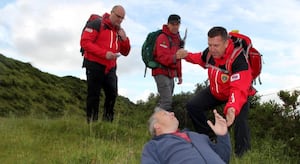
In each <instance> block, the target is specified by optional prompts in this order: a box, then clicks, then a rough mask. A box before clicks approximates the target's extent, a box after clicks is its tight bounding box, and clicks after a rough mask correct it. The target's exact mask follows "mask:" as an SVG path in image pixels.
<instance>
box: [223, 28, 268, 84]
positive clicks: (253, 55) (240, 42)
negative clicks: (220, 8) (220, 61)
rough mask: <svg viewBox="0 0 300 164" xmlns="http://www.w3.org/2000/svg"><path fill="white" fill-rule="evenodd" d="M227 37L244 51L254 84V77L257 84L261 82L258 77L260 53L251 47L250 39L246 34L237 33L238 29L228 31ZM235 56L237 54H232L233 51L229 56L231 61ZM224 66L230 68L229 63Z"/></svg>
mask: <svg viewBox="0 0 300 164" xmlns="http://www.w3.org/2000/svg"><path fill="white" fill-rule="evenodd" d="M229 37H230V39H231V40H232V41H233V43H234V47H241V48H243V50H244V51H245V56H246V59H248V62H249V64H250V67H251V75H252V79H253V82H254V84H256V79H258V81H259V84H262V83H261V80H260V77H259V75H260V73H261V70H262V63H263V61H262V54H261V53H259V51H258V50H257V49H255V48H254V47H253V45H252V41H251V39H250V38H249V37H248V36H246V35H244V34H240V33H238V31H231V32H229ZM236 57H237V55H234V53H233V55H232V56H231V60H232V62H233V61H234V60H235V58H236ZM226 67H228V69H227V70H231V64H227V66H226Z"/></svg>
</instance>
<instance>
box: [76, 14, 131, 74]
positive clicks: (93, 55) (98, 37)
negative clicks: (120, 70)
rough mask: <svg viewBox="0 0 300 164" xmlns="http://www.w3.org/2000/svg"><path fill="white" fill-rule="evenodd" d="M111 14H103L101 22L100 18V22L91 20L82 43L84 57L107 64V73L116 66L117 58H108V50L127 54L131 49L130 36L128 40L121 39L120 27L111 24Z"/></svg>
mask: <svg viewBox="0 0 300 164" xmlns="http://www.w3.org/2000/svg"><path fill="white" fill-rule="evenodd" d="M109 16H110V15H109V14H108V13H105V14H104V15H103V16H102V20H101V23H99V22H100V20H96V21H99V22H98V24H97V23H95V22H91V24H90V25H89V24H88V25H87V27H86V28H85V29H84V31H83V34H82V37H81V40H80V45H81V47H82V48H83V49H84V50H85V52H84V58H85V59H87V60H89V61H92V62H96V63H99V64H102V65H104V66H105V73H108V72H109V70H110V69H112V68H114V67H116V65H117V62H116V61H117V60H116V59H115V60H107V59H106V52H107V51H111V52H113V53H119V52H120V53H121V54H122V55H124V56H127V55H128V54H129V51H130V41H129V38H127V39H126V40H121V38H120V37H119V36H118V33H117V32H118V30H119V28H118V27H115V26H113V25H112V24H111V22H110V19H109ZM99 24H100V30H98V31H97V30H96V29H97V28H98V29H99V27H95V26H96V25H99Z"/></svg>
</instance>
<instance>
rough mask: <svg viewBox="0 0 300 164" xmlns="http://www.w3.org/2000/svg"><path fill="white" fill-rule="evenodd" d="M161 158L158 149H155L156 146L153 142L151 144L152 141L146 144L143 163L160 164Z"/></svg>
mask: <svg viewBox="0 0 300 164" xmlns="http://www.w3.org/2000/svg"><path fill="white" fill-rule="evenodd" d="M159 163H160V161H159V158H158V154H157V150H155V147H154V145H153V144H151V141H150V142H148V143H147V144H146V145H145V146H144V150H143V152H142V159H141V164H159Z"/></svg>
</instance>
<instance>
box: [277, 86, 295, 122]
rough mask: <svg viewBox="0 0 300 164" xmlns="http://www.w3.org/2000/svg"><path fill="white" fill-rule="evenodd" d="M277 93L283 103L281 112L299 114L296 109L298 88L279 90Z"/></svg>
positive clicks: (290, 114) (291, 114)
mask: <svg viewBox="0 0 300 164" xmlns="http://www.w3.org/2000/svg"><path fill="white" fill-rule="evenodd" d="M277 95H278V96H279V98H280V99H281V100H282V101H283V103H284V104H283V106H284V111H283V114H285V115H286V116H292V117H296V116H299V111H297V106H298V105H299V102H298V101H297V100H298V97H299V95H300V91H299V90H294V91H293V92H289V91H283V90H281V91H279V92H278V94H277Z"/></svg>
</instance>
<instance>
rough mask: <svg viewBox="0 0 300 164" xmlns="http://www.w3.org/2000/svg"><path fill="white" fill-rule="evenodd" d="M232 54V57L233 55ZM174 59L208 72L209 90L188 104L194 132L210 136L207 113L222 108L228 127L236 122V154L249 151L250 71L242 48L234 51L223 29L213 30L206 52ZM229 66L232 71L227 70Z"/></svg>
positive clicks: (209, 36)
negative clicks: (182, 59)
mask: <svg viewBox="0 0 300 164" xmlns="http://www.w3.org/2000/svg"><path fill="white" fill-rule="evenodd" d="M234 53H235V54H234ZM232 54H234V55H237V57H236V59H235V60H234V61H233V62H232V63H227V61H228V60H227V59H228V58H230V57H231V55H232ZM177 58H185V60H186V61H188V62H191V63H194V64H199V65H200V66H202V67H203V68H207V69H208V78H209V84H210V85H209V87H208V88H206V89H204V90H202V91H200V92H199V93H196V95H195V96H194V97H193V98H192V99H191V100H190V101H189V102H188V103H187V110H188V113H189V115H190V117H191V119H192V121H193V124H194V127H195V129H196V131H198V132H199V133H205V134H208V135H211V134H213V133H212V130H211V128H210V127H209V126H208V124H207V122H206V121H207V117H206V114H205V113H206V110H211V109H214V107H215V106H218V105H221V104H225V107H224V114H225V115H226V119H227V125H228V126H230V125H231V124H232V123H233V122H235V126H234V132H235V154H236V155H237V156H242V155H243V154H244V153H245V152H246V151H247V150H249V149H250V131H249V127H248V120H247V117H248V111H249V100H248V96H249V95H250V93H252V91H251V89H252V88H251V82H252V76H251V68H250V65H249V63H248V61H247V59H246V57H245V54H244V51H243V50H242V49H241V48H238V47H234V44H233V42H232V41H231V40H230V39H228V33H227V31H226V29H225V28H223V27H213V28H211V29H210V30H209V32H208V48H207V49H206V50H205V51H203V52H200V53H187V51H186V50H183V49H181V50H180V51H178V53H177ZM226 64H231V68H232V70H226V68H227V67H226Z"/></svg>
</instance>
